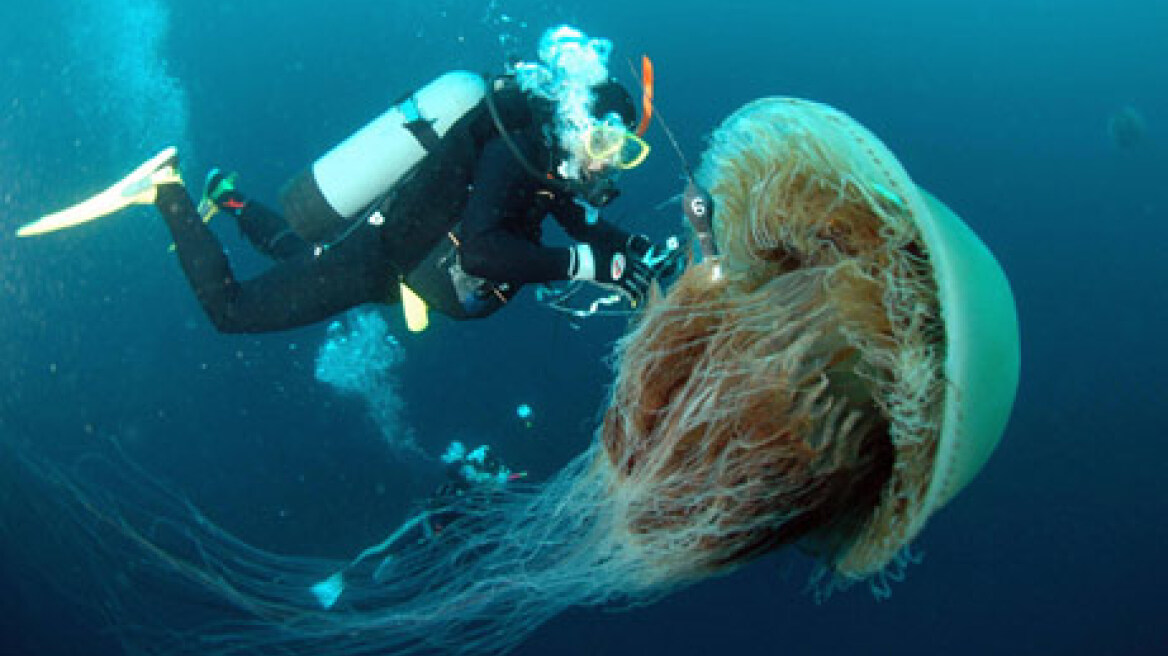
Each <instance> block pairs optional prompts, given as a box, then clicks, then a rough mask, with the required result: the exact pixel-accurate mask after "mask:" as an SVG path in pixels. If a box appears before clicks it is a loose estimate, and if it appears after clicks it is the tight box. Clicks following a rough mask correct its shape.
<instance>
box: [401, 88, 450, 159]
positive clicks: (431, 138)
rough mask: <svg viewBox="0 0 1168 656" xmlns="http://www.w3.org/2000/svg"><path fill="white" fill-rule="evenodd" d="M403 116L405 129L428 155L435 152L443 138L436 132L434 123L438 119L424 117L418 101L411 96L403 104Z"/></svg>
mask: <svg viewBox="0 0 1168 656" xmlns="http://www.w3.org/2000/svg"><path fill="white" fill-rule="evenodd" d="M400 104H401V111H402V114H404V115H405V117H406V119H407V120H406V122H405V123H404V124H403V126H404V127H405V129H407V130H409V131H410V134H412V135H414V138H415V139H417V140H418V143H419V144H421V145H422V148H425V149H426V152H427V153H432V152H434V151H435V150H436V149H437V148H438V145H439V144H440V143H442V137H440V136H438V132H437V131H435V130H434V123H435V120H436V119H428V118H426V117H424V116H422V112H421V109H420V108H419V107H418V101H417V100H415V99H414V97H413V96H410V97H409V98H407V99H406V100H404V101H402V102H401V103H400Z"/></svg>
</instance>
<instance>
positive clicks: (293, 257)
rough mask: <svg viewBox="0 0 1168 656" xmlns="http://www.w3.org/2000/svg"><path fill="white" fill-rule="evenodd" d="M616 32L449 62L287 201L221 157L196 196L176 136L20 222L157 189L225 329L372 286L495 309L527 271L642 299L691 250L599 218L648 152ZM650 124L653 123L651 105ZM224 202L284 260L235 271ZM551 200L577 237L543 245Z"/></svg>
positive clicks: (296, 316)
mask: <svg viewBox="0 0 1168 656" xmlns="http://www.w3.org/2000/svg"><path fill="white" fill-rule="evenodd" d="M611 47H612V46H611V43H610V42H608V41H607V40H605V39H590V38H587V37H586V36H585V35H584V34H583V33H581V32H580V31H579V30H576V29H574V28H571V27H568V26H561V27H558V28H554V29H552V30H549V31H548V32H547V33H546V34H545V35H544V36H543V38H542V39H541V43H540V52H539V60H540V61H538V62H534V63H519V64H517V65H515V66H514V67H513V68H512V69H510V70H509V71H508V72H507V74H505V75H501V76H498V77H495V78H493V79H485V78H484V77H482V76H479V75H476V74H472V73H468V72H463V71H456V72H451V73H447V74H445V75H443V76H441V77H439V78H438V79H436V80H434V81H433V82H431V83H430V84H429V85H427V86H425V87H423V88H421V89H419V90H418V91H416V92H414V93H413V94H411V95H410V96H409V97H407V98H406V99H405V100H403V101H402V102H400V103H398V104H397V105H395V106H394V107H392V108H391V109H390V110H389V111H387V112H386V113H384V114H383V115H381V116H380V117H378V118H377V119H375V120H374V121H372V122H371V123H369V124H368V125H366V126H365V127H364V128H362V129H361V130H360V131H358V132H356V133H354V134H353V135H352V136H350V137H349V138H348V139H347V140H345V141H344V142H343V143H341V144H339V145H338V146H336V147H335V148H334V149H333V150H331V151H329V152H328V153H327V154H325V155H324V156H322V157H321V158H320V159H318V160H317V161H316V162H314V163H313V164H312V165H311V166H310V167H308V168H306V169H305V170H304V171H303V172H301V173H300V174H299V175H297V176H296V177H294V178H293V180H292V181H290V182H289V183H288V184H287V185H286V186H285V188H284V189H283V191H282V193H281V202H282V206H283V210H284V211H283V215H280V214H278V213H276V212H275V211H273V210H271V209H268V208H266V207H264V206H263V205H262V204H260V203H259V202H257V201H255V200H254V199H252V198H250V197H248V196H247V195H245V194H244V193H243V192H241V191H240V190H239V189H238V188H237V187H236V184H235V176H234V175H229V174H225V173H223V172H222V171H220V170H218V169H213V170H212V171H211V172H210V173H209V174H208V176H207V178H206V182H205V188H204V191H203V195H202V202H200V203H199V205H198V206H196V204H195V202H194V201H193V199H192V197H191V196H190V194H189V193H188V191H187V189H186V187H185V185H184V183H183V180H182V176H181V174H180V172H179V169H178V153H177V151H176V149H174V148H173V147H172V148H168V149H166V150H164V151H162V152H161V153H159V154H158V155H156V156H155V157H154V158H152V159H150V160H149V161H147V162H146V163H144V164H142V165H141V166H140V167H138V169H136V170H135V171H134V172H132V173H131V174H130V175H129V176H127V177H126V178H125V179H123V180H122V181H120V182H119V183H117V184H115V185H114V186H113V187H111V188H110V189H108V190H106V191H105V192H103V193H101V194H98V195H97V196H95V197H94V198H92V199H90V200H88V201H86V202H84V203H81V204H79V205H77V206H75V207H72V208H69V209H68V210H65V211H63V212H58V213H56V214H53V215H49V216H46V217H44V218H42V219H41V220H40V221H37V222H34V223H32V224H30V225H27V226H25V227H23V228H21V229H20V230H19V231H18V233H17V234H18V235H21V236H30V235H37V234H44V233H46V232H52V231H54V230H59V229H62V228H67V227H72V226H74V225H78V224H80V223H84V222H87V221H90V220H93V219H95V218H98V217H100V216H104V215H108V214H110V213H112V212H114V211H116V210H119V209H121V208H123V207H126V206H128V205H132V204H153V205H154V206H155V207H156V208H157V209H158V211H159V213H160V214H161V215H162V218H163V220H164V221H165V223H166V225H167V227H168V228H169V231H170V233H171V236H172V238H173V240H174V247H175V250H176V251H177V253H178V258H179V262H180V264H181V266H182V270H183V272H184V273H185V275H186V278H187V280H188V282H189V283H190V286H191V288H192V290H193V291H194V293H195V296H196V297H197V299H198V301H199V303H200V304H201V306H202V308H203V310H204V311H205V313H206V315H207V316H208V317H209V318H210V320H211V321H212V323H213V324H214V325H215V327H216V328H217V329H218V330H220V331H222V332H267V331H277V330H284V329H289V328H295V327H299V326H304V325H307V324H312V323H315V322H318V321H321V320H323V319H326V318H328V317H331V316H332V315H334V314H337V313H339V312H342V311H344V310H347V309H349V308H352V307H355V306H357V305H360V304H364V303H370V302H374V303H397V302H400V303H402V306H403V309H404V311H405V313H406V318H407V324H408V325H409V327H410V329H411V330H420V329H422V328H424V327H425V325H426V323H427V320H426V310H427V308H433V309H435V310H437V311H439V312H441V313H443V314H445V315H447V316H450V317H452V318H455V319H470V318H479V317H485V316H488V315H490V314H492V313H494V312H495V311H496V310H498V309H499V308H500V307H502V306H503V305H505V304H506V303H507V302H508V301H510V300H511V299H512V298H513V297H514V296H515V295H516V293H517V292H518V290H519V289H520V288H521V287H522V286H523V285H525V284H530V283H549V282H556V281H584V282H589V283H593V284H596V285H600V286H602V287H604V288H607V289H610V290H613V291H615V292H617V293H619V295H620V296H621V297H623V298H624V299H627V300H628V301H629V302H630V303H631V304H632V305H633V306H634V307H636V306H638V305H639V304H641V303H642V302H643V300H644V298H645V296H646V294H647V292H648V289H649V288H650V286H651V285H652V284H653V282H654V280H656V279H657V278H659V277H661V276H662V275H666V274H671V273H673V272H675V271H676V269H677V268H678V267H679V266H680V257H679V252H678V249H677V248H676V245H675V243H673V242H671V244H670V245H668V246H656V245H654V244H653V243H652V242H651V241H650V240H649V239H648V238H647V237H646V236H644V235H634V234H630V233H628V232H626V231H624V230H622V229H621V228H618V227H617V226H615V225H613V224H612V223H609V222H607V221H605V220H603V219H600V218H599V211H600V209H601V208H603V207H605V206H606V205H607V204H608V203H609V202H611V201H612V199H613V198H614V197H615V196H616V195H617V193H618V191H617V188H616V179H617V178H618V176H619V175H620V173H622V172H623V171H626V170H629V169H632V168H635V167H636V166H638V165H639V164H640V163H641V162H643V161H644V159H645V157H646V156H647V155H648V152H649V147H648V145H647V144H646V143H645V142H644V141H643V140H642V139H641V138H640V134H638V130H637V127H638V122H637V108H636V105H635V104H634V102H633V100H632V98H631V97H630V95H629V93H628V91H627V90H626V89H625V88H624V87H623V86H621V84H620V83H619V82H617V81H616V80H615V79H613V78H611V77H610V76H609V74H608V71H607V60H608V54H609V52H610V50H611ZM647 91H648V90H647ZM644 105H645V107H646V109H648V108H649V107H650V105H649V100H648V98H646V99H645V101H644ZM647 118H648V116H646V119H647ZM639 127H640V130H639V132H640V133H642V134H643V132H644V128H645V127H646V121H642V122H641V125H640V126H639ZM218 211H222V212H224V213H226V214H229V215H231V216H233V217H234V218H235V219H236V221H237V222H238V225H239V228H240V230H241V232H242V233H243V234H244V236H245V237H246V238H247V239H248V240H249V242H250V243H251V244H252V245H254V246H255V247H256V248H257V249H258V250H259V251H261V252H262V253H264V254H266V255H267V256H269V257H271V258H272V259H273V260H274V263H273V264H272V266H271V267H270V268H269V269H267V270H266V271H265V272H263V273H262V274H260V275H259V276H257V277H255V278H253V279H251V280H239V279H237V278H236V276H235V274H234V273H233V271H232V269H231V266H230V263H229V262H228V258H227V256H226V254H225V253H224V250H223V247H222V245H221V244H220V242H219V240H218V238H217V237H216V236H215V234H214V233H213V232H212V231H211V230H210V228H209V227H208V226H207V225H206V223H207V222H208V221H209V220H210V217H211V216H212V215H213V214H214V213H216V212H218ZM547 216H551V217H552V218H553V219H554V220H556V221H557V222H558V223H559V224H560V225H561V226H562V227H563V229H564V231H565V232H566V233H567V234H568V235H569V236H570V237H572V238H573V239H574V240H576V242H577V243H575V244H574V245H571V246H566V247H551V246H545V245H543V244H542V243H541V233H542V230H541V224H542V222H543V220H544V219H545V218H546V217H547Z"/></svg>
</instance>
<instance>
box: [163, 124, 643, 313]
mask: <svg viewBox="0 0 1168 656" xmlns="http://www.w3.org/2000/svg"><path fill="white" fill-rule="evenodd" d="M468 130H469V132H470V133H471V134H473V135H474V139H473V140H472V141H471V142H469V143H472V144H473V145H472V146H470V147H468V148H467V149H464V150H463V151H460V152H458V153H456V154H454V155H451V156H450V157H447V159H445V160H443V159H442V158H438V157H434V156H431V157H430V158H428V159H429V161H424V162H423V164H422V165H420V167H419V170H417V171H415V172H414V173H412V174H411V179H410V180H409V181H407V182H403V183H402V184H400V185H399V187H402V190H401V191H400V192H399V193H395V194H393V195H392V196H390V197H387V198H386V199H383V200H382V201H380V202H379V203H377V204H375V207H374V208H372V210H379V211H381V212H383V213H384V215H385V217H386V220H385V221H384V223H382V224H381V225H375V224H374V223H372V222H368V221H365V220H362V221H361V222H360V224H359V225H356V227H355V229H354V230H352V232H350V233H349V234H348V236H347V237H345V238H344V239H343V240H340V241H339V242H336V243H334V244H332V245H330V246H329V247H328V248H325V249H321V248H319V247H317V246H316V245H313V244H309V243H307V242H305V241H304V240H302V239H300V237H298V236H297V235H296V234H295V233H293V232H291V231H290V230H289V228H288V226H287V224H286V223H285V222H284V220H283V219H282V218H281V217H279V215H277V214H275V213H274V212H272V211H270V210H267V209H265V208H263V207H262V206H260V205H258V204H256V203H254V202H248V203H246V204H245V205H244V207H243V209H242V210H240V211H239V212H238V213H237V216H238V218H239V220H240V226H241V229H242V230H243V232H244V234H245V236H247V237H248V239H249V240H250V241H251V243H252V244H254V245H255V246H256V247H257V248H258V249H260V250H261V251H263V252H265V253H266V254H267V255H269V256H271V257H273V258H274V259H275V260H276V262H275V263H274V264H273V266H272V267H271V268H269V269H268V270H267V271H265V272H264V273H262V274H261V275H259V276H258V277H256V278H253V279H251V280H242V281H241V280H238V279H236V277H235V275H234V274H233V273H232V270H231V267H230V264H229V263H228V260H227V256H226V255H225V254H224V252H223V248H222V246H221V245H220V243H219V241H218V239H217V238H216V237H215V235H214V234H213V233H212V232H211V230H210V229H209V228H208V227H207V226H206V225H205V224H204V223H203V221H202V220H201V218H200V217H199V214H198V212H197V210H196V208H195V206H194V203H193V202H192V200H191V198H190V196H189V195H188V193H187V191H186V189H185V188H184V187H182V186H181V185H177V184H174V185H164V186H162V187H160V188H159V191H158V197H157V200H156V201H155V205H156V206H157V207H158V209H159V211H160V212H161V214H162V216H163V218H164V219H165V221H166V225H167V227H168V228H169V229H170V232H171V234H172V236H173V238H174V243H175V246H176V250H177V252H178V256H179V261H180V263H181V265H182V268H183V272H184V273H185V274H186V277H187V280H188V281H189V282H190V285H191V288H192V289H193V291H194V292H195V295H196V297H197V298H198V300H199V303H200V304H201V305H202V306H203V309H204V311H205V312H206V313H207V316H208V317H209V318H210V319H211V321H212V323H214V324H215V326H216V328H218V329H219V330H220V331H222V332H267V331H276V330H283V329H288V328H294V327H298V326H303V325H307V324H311V323H315V322H318V321H321V320H323V319H326V318H328V317H330V316H332V315H335V314H337V313H339V312H342V311H344V310H346V309H349V308H352V307H355V306H357V305H360V304H363V303H371V302H375V303H394V302H397V301H398V300H399V298H398V294H399V291H398V282H399V279H401V278H402V277H407V276H409V275H411V272H414V271H415V270H416V269H417V268H419V266H420V265H423V264H426V262H423V260H424V259H425V257H426V255H427V252H428V251H429V250H430V249H431V247H432V246H433V244H434V243H435V234H437V235H438V239H439V240H440V239H442V238H443V237H444V236H446V235H447V234H449V236H450V241H451V242H452V243H453V244H454V245H455V246H457V248H456V251H457V255H456V258H449V257H448V258H446V259H443V260H440V261H441V262H442V266H447V260H449V259H456V260H457V264H459V265H461V270H462V271H465V273H466V274H469V275H470V276H474V277H477V278H483V279H487V280H489V281H493V282H494V283H499V284H501V285H502V289H504V290H506V296H505V297H504V296H503V294H501V293H500V292H498V290H495V294H496V295H497V296H500V298H502V300H503V301H505V300H507V299H509V298H510V297H511V296H513V295H514V293H515V290H517V289H518V287H519V286H521V285H523V284H525V283H539V282H549V281H555V280H564V279H566V278H567V277H568V269H569V261H570V259H571V255H570V249H569V248H564V247H561V248H550V247H545V246H542V245H540V237H541V227H540V226H541V223H542V222H543V220H544V218H545V217H547V216H549V215H550V216H552V217H553V218H554V219H555V220H556V221H557V222H558V223H559V224H560V225H561V226H563V228H564V230H565V231H566V232H567V233H568V234H569V235H571V236H572V237H573V238H574V239H576V240H578V241H582V242H588V243H591V244H596V245H601V246H602V247H604V248H606V249H609V250H614V249H617V248H620V247H622V246H623V245H624V244H625V243H626V241H627V240H628V233H626V232H624V231H623V230H620V229H619V228H617V227H615V226H613V225H612V224H609V223H606V222H604V221H599V222H597V223H595V224H588V223H587V222H586V221H585V212H584V209H583V208H582V207H581V206H579V205H577V204H576V203H575V202H574V200H573V198H572V197H571V196H570V195H569V194H567V193H566V192H564V191H562V190H561V189H559V188H557V187H554V186H553V185H551V184H550V183H548V182H545V181H543V180H540V179H538V178H536V177H535V176H533V175H531V174H530V173H528V172H527V171H526V170H525V169H524V167H523V166H521V165H520V163H519V161H518V159H517V158H516V156H515V154H514V153H513V152H512V151H511V149H510V148H509V147H508V146H507V144H506V143H505V142H504V140H503V139H502V138H500V137H499V136H498V134H497V132H495V130H494V128H493V127H491V126H490V124H489V122H488V121H487V119H485V118H483V117H482V116H479V117H477V118H475V119H474V120H473V125H471V126H470V127H469V128H468ZM510 134H511V135H512V137H513V142H514V143H515V145H516V146H518V148H519V149H520V151H521V152H522V153H523V154H524V156H525V157H526V158H527V159H528V161H529V162H530V163H532V164H533V165H534V166H536V167H539V168H540V170H546V169H549V168H550V161H551V155H550V152H549V148H548V146H547V145H546V143H545V140H544V138H543V136H542V129H541V128H540V126H539V125H538V123H530V124H528V125H526V126H524V127H522V128H520V129H518V130H515V131H514V132H511V133H510ZM468 155H469V158H470V159H471V161H470V162H467V161H465V160H466V159H467V156H468ZM451 157H453V158H455V159H451ZM468 190H469V193H468ZM399 217H401V220H398V219H399ZM411 231H412V232H411ZM419 235H421V236H420V237H419ZM452 248H454V247H452ZM407 279H408V278H407ZM411 286H412V287H413V286H414V285H413V284H412V281H411ZM448 286H449V284H448ZM419 293H421V294H422V295H423V297H426V296H427V294H426V292H423V291H419ZM426 300H427V301H431V299H430V298H428V297H427V298H426ZM431 304H432V305H433V302H432V303H431ZM437 309H439V310H442V307H441V304H439V307H438V308H437ZM455 310H457V308H455ZM490 311H493V309H491V310H488V311H487V312H486V313H489V312H490ZM447 313H448V314H451V315H452V316H456V317H458V318H465V317H473V316H484V314H473V313H468V314H464V315H462V316H459V313H458V312H457V311H455V312H447Z"/></svg>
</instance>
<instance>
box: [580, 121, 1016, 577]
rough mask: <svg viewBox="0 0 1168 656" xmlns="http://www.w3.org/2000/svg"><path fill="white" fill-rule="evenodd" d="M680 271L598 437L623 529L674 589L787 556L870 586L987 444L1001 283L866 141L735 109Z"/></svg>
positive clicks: (1000, 358) (1008, 322)
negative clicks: (707, 227)
mask: <svg viewBox="0 0 1168 656" xmlns="http://www.w3.org/2000/svg"><path fill="white" fill-rule="evenodd" d="M699 177H700V178H702V182H703V184H704V186H706V187H707V188H708V189H709V190H710V192H711V193H712V195H713V198H714V206H715V207H716V208H717V209H716V213H715V230H714V232H715V234H716V238H717V246H718V250H719V251H720V252H721V253H722V258H721V261H720V263H719V264H720V265H721V267H722V268H723V276H722V277H721V278H720V279H719V278H716V277H715V276H713V275H712V273H713V272H712V270H709V269H708V267H702V266H699V267H691V269H690V270H689V271H687V272H686V274H685V275H684V276H683V277H682V279H680V280H679V281H678V282H677V283H676V284H675V287H674V288H673V289H672V290H671V291H670V293H669V294H668V295H667V296H665V297H664V298H663V299H660V300H659V301H658V302H657V303H655V304H653V305H652V306H651V307H649V308H648V309H647V310H646V312H645V313H644V315H643V316H642V318H641V319H640V321H639V322H638V324H637V325H636V327H635V328H634V329H633V330H632V331H631V332H630V334H629V335H628V336H627V337H626V338H625V340H624V341H623V342H622V344H621V346H620V348H619V367H618V368H619V371H618V376H617V382H616V386H615V388H614V391H613V399H612V404H611V406H610V408H609V410H608V412H607V414H606V417H605V423H604V427H603V435H602V439H603V443H604V445H605V451H606V455H607V461H606V463H605V464H606V465H607V466H610V467H611V468H612V469H613V471H614V472H615V473H614V476H615V477H616V480H617V481H619V485H620V486H622V487H623V488H624V489H625V490H633V491H635V492H632V493H629V492H625V493H624V494H622V495H617V496H616V499H618V501H619V502H622V503H624V504H625V506H626V507H625V511H624V513H623V516H624V517H625V530H626V531H627V532H628V534H629V539H630V540H631V541H632V542H634V543H636V544H640V545H641V546H642V548H643V549H645V551H646V553H647V557H649V558H650V559H652V558H662V559H664V561H665V562H669V563H670V567H669V569H670V571H668V572H665V575H667V576H671V577H676V578H678V579H684V578H687V577H689V578H692V577H701V576H705V575H709V574H711V573H717V572H720V571H725V570H727V569H728V568H731V567H734V566H737V565H740V564H742V563H744V562H746V561H748V560H750V559H752V558H754V557H756V556H759V555H761V554H763V553H766V552H768V551H772V550H774V549H777V548H779V547H781V546H784V545H788V544H796V543H798V544H800V545H802V546H804V547H806V548H808V549H810V550H812V551H813V552H815V553H817V554H818V555H820V556H821V557H822V559H823V561H824V563H825V565H826V566H827V567H828V569H829V571H830V572H831V573H832V574H833V575H834V577H833V579H832V580H833V581H835V582H836V583H843V584H847V583H849V582H851V581H855V580H862V579H866V578H869V577H873V576H874V575H878V574H880V573H881V572H882V571H883V570H884V568H885V567H886V566H888V565H889V564H890V563H893V562H894V561H896V558H897V556H898V555H900V554H903V553H904V551H903V550H904V549H905V547H906V546H907V545H908V544H909V542H910V541H911V540H912V539H913V538H914V537H915V536H916V535H917V534H918V533H919V532H920V530H921V529H922V527H923V526H924V524H925V522H926V521H927V519H928V518H929V517H930V516H931V515H932V514H933V513H935V512H936V511H937V510H938V509H939V508H941V507H942V506H943V505H944V504H945V503H947V502H948V501H949V500H950V499H952V498H953V496H954V495H955V494H957V492H959V491H960V490H961V489H962V488H964V487H965V486H966V485H967V484H968V483H969V482H970V480H972V478H973V477H974V476H975V475H976V474H977V472H978V471H979V470H980V469H981V467H982V466H983V465H984V463H985V462H986V460H987V459H988V458H989V456H990V454H991V453H992V451H993V450H994V448H995V447H996V445H997V443H998V440H999V439H1000V437H1001V435H1002V432H1003V430H1004V428H1005V424H1006V421H1007V418H1008V416H1009V413H1010V409H1011V407H1012V404H1013V400H1014V395H1015V390H1016V387H1017V381H1018V371H1019V346H1018V328H1017V317H1016V311H1015V307H1014V301H1013V296H1012V294H1011V292H1010V287H1009V284H1008V282H1007V280H1006V277H1005V275H1004V273H1003V272H1002V269H1001V267H1000V266H999V265H998V263H997V262H996V260H995V259H994V258H993V256H992V254H991V253H990V252H989V250H988V249H987V248H986V247H985V245H984V244H983V243H982V242H981V241H980V240H979V239H978V238H977V236H976V235H974V234H973V232H972V231H971V230H970V229H969V228H968V227H967V226H966V225H965V224H964V223H963V222H962V221H961V220H960V219H959V218H958V217H957V216H956V215H955V214H954V213H953V212H952V211H951V210H949V209H948V208H947V207H946V206H945V205H944V204H942V203H941V202H940V201H938V200H937V199H935V198H933V197H932V196H930V195H929V194H928V193H927V192H925V191H924V190H922V189H920V188H919V187H917V186H916V185H915V184H914V183H913V182H912V181H911V179H910V178H909V177H908V175H907V173H906V172H905V171H904V169H903V168H902V167H901V165H900V164H899V162H898V161H897V160H896V158H895V157H894V156H893V155H892V154H891V153H890V152H889V151H888V149H887V148H886V147H885V146H884V145H883V144H882V143H881V142H880V141H879V140H878V139H877V138H876V137H875V136H874V135H872V134H871V133H870V132H868V131H867V130H866V129H865V128H863V127H862V126H860V125H859V124H858V123H856V122H855V121H854V120H852V119H851V118H849V117H847V116H846V115H844V114H842V113H841V112H839V111H837V110H834V109H832V108H830V107H827V106H824V105H820V104H816V103H812V102H807V101H802V100H796V99H790V98H767V99H762V100H758V101H755V102H752V103H750V104H748V105H747V106H745V107H743V108H742V109H741V110H739V111H738V112H736V113H735V114H733V115H732V116H730V117H729V118H728V119H727V120H726V121H725V122H724V123H723V124H722V126H721V127H720V128H719V129H718V130H717V131H716V132H715V133H714V135H713V137H712V139H711V147H710V149H709V151H708V152H707V153H706V155H705V158H704V159H703V164H702V169H701V171H700V172H699Z"/></svg>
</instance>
